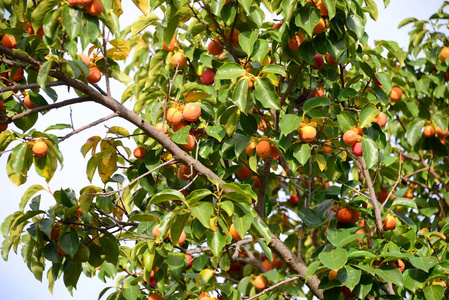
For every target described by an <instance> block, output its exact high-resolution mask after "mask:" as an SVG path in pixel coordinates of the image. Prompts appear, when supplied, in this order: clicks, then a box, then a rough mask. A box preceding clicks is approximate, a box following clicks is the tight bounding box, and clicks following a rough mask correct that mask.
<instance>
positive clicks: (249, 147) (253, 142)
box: [245, 141, 257, 156]
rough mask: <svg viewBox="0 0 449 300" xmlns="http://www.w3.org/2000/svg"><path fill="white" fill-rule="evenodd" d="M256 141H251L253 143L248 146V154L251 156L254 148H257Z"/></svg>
mask: <svg viewBox="0 0 449 300" xmlns="http://www.w3.org/2000/svg"><path fill="white" fill-rule="evenodd" d="M256 146H257V144H256V142H255V141H251V143H249V145H248V146H247V147H246V150H245V151H246V154H247V155H248V156H251V153H253V150H254V149H256Z"/></svg>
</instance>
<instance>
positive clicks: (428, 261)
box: [408, 255, 438, 272]
mask: <svg viewBox="0 0 449 300" xmlns="http://www.w3.org/2000/svg"><path fill="white" fill-rule="evenodd" d="M408 260H409V261H410V263H411V264H412V265H413V266H414V267H415V268H418V269H420V270H423V271H425V272H429V270H430V268H432V267H433V266H435V265H436V264H437V263H438V261H437V259H436V258H435V257H433V256H432V257H424V256H412V255H410V256H409V257H408Z"/></svg>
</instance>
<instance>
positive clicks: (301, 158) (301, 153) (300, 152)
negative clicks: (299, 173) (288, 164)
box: [293, 143, 310, 166]
mask: <svg viewBox="0 0 449 300" xmlns="http://www.w3.org/2000/svg"><path fill="white" fill-rule="evenodd" d="M298 148H299V149H298ZM293 157H294V158H296V159H297V160H298V162H299V163H300V164H301V165H303V166H304V165H305V164H306V163H307V161H308V160H309V158H310V145H309V144H308V143H301V144H295V147H294V149H293Z"/></svg>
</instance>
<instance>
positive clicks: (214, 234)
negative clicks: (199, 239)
mask: <svg viewBox="0 0 449 300" xmlns="http://www.w3.org/2000/svg"><path fill="white" fill-rule="evenodd" d="M206 236H207V245H208V246H209V248H210V250H211V251H212V253H213V254H214V256H215V257H220V256H221V252H222V251H223V248H224V246H225V245H226V235H224V234H223V233H222V232H221V231H219V230H217V231H208V232H207V234H206Z"/></svg>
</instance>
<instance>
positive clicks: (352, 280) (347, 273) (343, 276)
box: [337, 266, 362, 291]
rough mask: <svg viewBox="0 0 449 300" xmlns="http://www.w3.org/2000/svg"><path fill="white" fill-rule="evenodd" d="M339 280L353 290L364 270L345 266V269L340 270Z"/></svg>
mask: <svg viewBox="0 0 449 300" xmlns="http://www.w3.org/2000/svg"><path fill="white" fill-rule="evenodd" d="M337 276H338V280H340V282H341V283H342V284H344V285H346V286H347V287H348V288H349V289H350V290H351V291H352V290H353V289H354V288H355V286H356V285H357V284H359V282H360V278H361V276H362V271H360V270H359V269H355V268H353V267H351V266H345V267H344V268H343V269H341V270H339V271H338V275H337Z"/></svg>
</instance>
